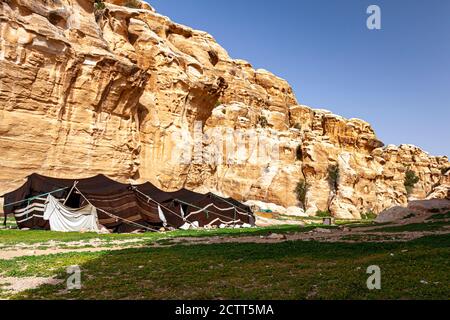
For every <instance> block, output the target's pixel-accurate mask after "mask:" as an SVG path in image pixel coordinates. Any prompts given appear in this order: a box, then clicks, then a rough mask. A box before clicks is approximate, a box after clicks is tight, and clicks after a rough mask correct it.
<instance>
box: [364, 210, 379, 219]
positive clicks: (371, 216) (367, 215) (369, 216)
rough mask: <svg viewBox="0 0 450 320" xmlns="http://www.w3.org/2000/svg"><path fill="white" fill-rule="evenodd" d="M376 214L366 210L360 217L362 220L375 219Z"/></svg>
mask: <svg viewBox="0 0 450 320" xmlns="http://www.w3.org/2000/svg"><path fill="white" fill-rule="evenodd" d="M376 218H377V215H376V214H375V213H373V212H372V211H367V212H366V213H361V219H363V220H375V219H376Z"/></svg>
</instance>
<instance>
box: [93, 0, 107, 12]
mask: <svg viewBox="0 0 450 320" xmlns="http://www.w3.org/2000/svg"><path fill="white" fill-rule="evenodd" d="M105 8H106V5H105V3H104V2H103V1H100V0H98V1H95V3H94V9H95V11H101V10H104V9H105Z"/></svg>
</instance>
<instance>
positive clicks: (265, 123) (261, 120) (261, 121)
mask: <svg viewBox="0 0 450 320" xmlns="http://www.w3.org/2000/svg"><path fill="white" fill-rule="evenodd" d="M258 123H259V125H260V126H261V127H262V128H266V127H267V126H268V125H269V121H267V118H266V117H264V116H260V117H259V120H258Z"/></svg>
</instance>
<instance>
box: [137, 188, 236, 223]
mask: <svg viewBox="0 0 450 320" xmlns="http://www.w3.org/2000/svg"><path fill="white" fill-rule="evenodd" d="M133 190H136V191H137V192H138V193H139V194H141V195H143V196H144V197H146V198H147V199H149V200H151V201H153V202H154V203H156V204H157V205H160V206H161V207H163V208H164V209H166V210H168V211H169V212H171V213H173V214H174V215H176V216H177V217H179V218H181V219H183V221H187V220H186V219H187V218H189V217H190V216H191V215H193V214H196V213H195V212H193V213H191V214H189V215H187V216H186V217H185V218H183V217H182V216H180V215H179V214H177V213H176V212H174V211H172V210H170V209H169V208H167V207H166V206H164V205H162V204H160V203H159V202H158V201H156V200H153V199H152V198H151V197H149V196H148V195H146V194H145V193H143V192H141V191H140V190H139V189H138V188H137V187H133ZM174 200H175V201H178V202H180V203H182V204H185V205H187V206H191V207H193V208H196V209H200V212H203V211H204V212H206V213H209V214H213V215H216V216H219V217H222V218H225V219H228V220H230V222H232V223H238V222H239V221H241V220H238V221H237V222H236V220H233V219H231V218H230V217H227V216H224V215H221V214H219V213H216V212H213V211H209V210H207V209H205V208H200V207H197V206H195V205H193V204H191V203H188V202H184V201H181V200H179V199H174ZM212 205H214V204H212ZM214 207H216V206H215V205H214ZM216 208H217V207H216ZM217 209H219V210H221V211H226V210H230V209H220V208H217ZM197 213H199V212H197ZM187 222H188V221H187ZM241 222H242V221H241Z"/></svg>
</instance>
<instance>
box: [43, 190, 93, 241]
mask: <svg viewBox="0 0 450 320" xmlns="http://www.w3.org/2000/svg"><path fill="white" fill-rule="evenodd" d="M44 220H48V221H49V222H50V230H52V231H59V232H80V231H85V232H99V231H100V227H99V223H98V217H97V209H96V208H95V207H94V206H92V205H87V206H86V207H84V208H80V209H72V208H68V207H65V206H64V205H62V204H61V203H60V202H59V201H58V200H57V199H56V198H55V197H53V196H52V195H49V196H48V197H47V203H46V206H45V211H44Z"/></svg>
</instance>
